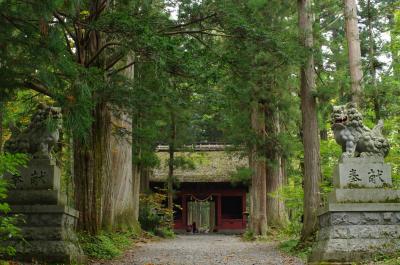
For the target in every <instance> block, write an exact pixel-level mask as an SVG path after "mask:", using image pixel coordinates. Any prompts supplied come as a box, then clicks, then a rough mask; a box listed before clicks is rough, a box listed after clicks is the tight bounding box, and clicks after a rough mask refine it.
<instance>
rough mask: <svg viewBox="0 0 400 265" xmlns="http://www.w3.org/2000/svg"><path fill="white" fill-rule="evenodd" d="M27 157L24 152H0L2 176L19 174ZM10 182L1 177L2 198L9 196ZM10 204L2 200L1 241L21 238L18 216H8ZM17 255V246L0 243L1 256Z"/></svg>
mask: <svg viewBox="0 0 400 265" xmlns="http://www.w3.org/2000/svg"><path fill="white" fill-rule="evenodd" d="M26 161H27V157H26V156H25V155H23V154H15V155H12V154H8V153H5V154H0V176H2V175H3V174H4V173H6V172H9V173H11V174H18V167H20V166H23V165H25V164H26ZM9 185H10V184H8V183H7V182H6V181H5V180H4V179H0V200H4V199H5V198H7V188H8V187H9ZM10 210H11V209H10V206H9V205H8V204H7V203H5V202H0V214H1V215H0V242H4V241H7V240H21V239H22V237H21V233H20V232H21V230H20V229H19V228H18V227H17V226H16V224H17V221H19V218H18V216H8V215H7V214H8V213H9V212H10ZM13 255H15V248H14V246H12V245H9V244H7V245H3V244H0V256H13Z"/></svg>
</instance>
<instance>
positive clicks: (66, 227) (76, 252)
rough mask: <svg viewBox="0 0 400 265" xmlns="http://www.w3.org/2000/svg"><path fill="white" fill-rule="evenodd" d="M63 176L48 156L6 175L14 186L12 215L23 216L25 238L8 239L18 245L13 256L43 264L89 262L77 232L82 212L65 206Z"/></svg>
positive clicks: (10, 196)
mask: <svg viewBox="0 0 400 265" xmlns="http://www.w3.org/2000/svg"><path fill="white" fill-rule="evenodd" d="M60 176H61V175H60V169H59V168H58V167H57V166H56V165H55V163H54V161H51V160H46V159H43V160H39V159H33V160H31V161H30V162H29V164H28V166H27V167H26V168H21V169H20V174H19V175H10V174H6V175H5V176H4V177H5V179H7V180H8V181H9V183H11V184H12V185H13V186H14V187H13V188H12V189H11V190H10V191H9V193H8V198H7V202H8V203H9V204H10V207H11V214H13V215H14V214H18V215H19V216H21V218H22V219H23V222H20V225H19V227H20V228H21V230H22V236H23V238H24V239H25V240H24V241H16V242H13V241H8V242H6V243H7V244H12V245H14V246H15V248H16V251H17V253H16V255H15V256H14V257H12V258H13V259H15V260H18V261H27V262H31V261H37V262H39V263H41V264H42V263H57V264H83V263H85V262H86V259H85V257H84V255H83V252H82V249H81V248H80V246H79V243H78V238H77V236H76V234H75V228H76V223H77V220H78V217H79V213H78V212H77V211H76V210H74V209H72V208H70V207H67V206H65V203H66V197H65V195H64V194H62V193H61V192H60Z"/></svg>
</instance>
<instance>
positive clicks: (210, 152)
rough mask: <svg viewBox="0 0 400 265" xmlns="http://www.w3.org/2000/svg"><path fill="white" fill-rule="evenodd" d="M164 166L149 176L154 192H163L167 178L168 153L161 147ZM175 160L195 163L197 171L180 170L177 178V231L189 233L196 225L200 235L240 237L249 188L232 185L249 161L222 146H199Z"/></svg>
mask: <svg viewBox="0 0 400 265" xmlns="http://www.w3.org/2000/svg"><path fill="white" fill-rule="evenodd" d="M158 150H159V152H158V153H157V155H158V157H159V159H160V161H161V166H160V168H159V169H157V170H155V171H154V172H153V174H152V175H151V176H150V187H151V188H152V189H157V188H164V187H165V181H166V179H167V176H168V152H166V151H168V149H167V148H166V149H164V150H163V149H162V147H161V148H160V147H159V149H158ZM175 156H176V157H181V158H184V159H188V160H190V161H193V163H194V166H195V167H194V169H193V168H192V169H188V168H186V169H177V170H176V171H175V173H174V177H175V178H177V180H178V184H177V185H176V186H175V187H174V190H175V193H174V194H175V195H174V204H175V205H176V207H175V208H174V228H175V230H176V231H177V232H184V231H186V232H190V231H192V229H193V223H196V227H197V228H198V231H199V232H222V233H241V232H243V231H244V230H245V229H246V221H247V220H246V219H247V210H246V196H247V192H248V187H247V186H246V185H244V184H240V183H235V184H232V179H231V175H232V174H233V173H234V172H236V170H237V169H238V168H240V167H248V161H247V158H240V157H239V156H238V155H232V154H228V153H226V152H225V151H224V146H222V145H197V146H195V147H193V150H192V151H191V152H176V153H175Z"/></svg>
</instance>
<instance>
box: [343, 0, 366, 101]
mask: <svg viewBox="0 0 400 265" xmlns="http://www.w3.org/2000/svg"><path fill="white" fill-rule="evenodd" d="M344 17H345V24H346V38H347V44H348V52H349V68H350V77H351V99H352V101H353V102H354V103H357V104H360V103H361V93H362V89H361V82H362V78H363V73H362V69H361V67H362V65H361V48H360V38H359V32H358V19H357V3H356V0H344Z"/></svg>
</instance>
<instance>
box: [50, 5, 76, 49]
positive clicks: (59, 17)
mask: <svg viewBox="0 0 400 265" xmlns="http://www.w3.org/2000/svg"><path fill="white" fill-rule="evenodd" d="M53 15H54V17H55V18H56V19H57V20H58V22H60V24H61V25H62V26H63V28H64V29H65V31H66V32H67V33H68V35H69V36H70V37H71V38H72V39H73V40H74V41H75V42H76V35H75V34H74V33H72V31H70V30H69V29H68V27H67V24H65V21H64V19H63V18H62V17H61V16H60V13H59V12H58V11H56V12H53Z"/></svg>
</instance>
